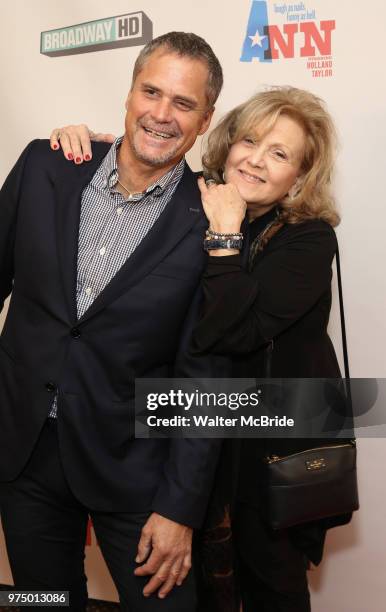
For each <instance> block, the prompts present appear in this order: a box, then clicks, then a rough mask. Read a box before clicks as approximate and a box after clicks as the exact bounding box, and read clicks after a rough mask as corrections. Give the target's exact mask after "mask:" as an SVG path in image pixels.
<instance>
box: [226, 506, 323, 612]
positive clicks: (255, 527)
mask: <svg viewBox="0 0 386 612" xmlns="http://www.w3.org/2000/svg"><path fill="white" fill-rule="evenodd" d="M234 538H235V544H236V549H237V556H238V566H239V567H238V569H239V580H240V588H241V596H242V602H243V612H310V610H311V608H310V595H309V591H308V585H307V576H306V567H307V559H306V558H305V556H304V554H303V553H302V552H301V551H300V550H299V549H298V548H297V547H296V546H295V545H294V543H293V541H292V538H291V537H290V534H289V530H287V529H282V530H278V531H274V530H273V529H270V528H269V527H268V526H266V525H265V524H264V523H263V521H262V520H261V519H260V517H259V514H258V511H257V510H256V509H255V508H254V507H253V506H252V505H250V504H246V503H245V504H244V503H240V504H239V505H238V508H237V512H236V516H235V522H234Z"/></svg>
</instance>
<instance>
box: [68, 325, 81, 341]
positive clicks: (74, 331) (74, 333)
mask: <svg viewBox="0 0 386 612" xmlns="http://www.w3.org/2000/svg"><path fill="white" fill-rule="evenodd" d="M70 333H71V336H72V337H73V338H75V339H76V338H80V336H81V333H80V329H79V327H73V328H72V330H71V332H70Z"/></svg>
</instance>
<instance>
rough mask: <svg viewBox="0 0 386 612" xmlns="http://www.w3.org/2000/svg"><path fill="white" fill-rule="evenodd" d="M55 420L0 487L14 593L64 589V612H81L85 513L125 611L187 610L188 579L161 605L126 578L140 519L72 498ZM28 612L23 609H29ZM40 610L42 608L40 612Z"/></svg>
mask: <svg viewBox="0 0 386 612" xmlns="http://www.w3.org/2000/svg"><path fill="white" fill-rule="evenodd" d="M56 427H57V426H56V421H55V420H53V419H48V420H47V423H46V425H45V427H44V429H43V431H42V433H41V435H40V438H39V441H38V443H37V445H36V447H35V449H34V452H33V454H32V456H31V458H30V460H29V462H28V464H27V466H26V468H25V469H24V471H23V473H22V474H21V475H20V476H19V477H18V478H17V479H16V480H15V481H13V482H10V483H0V511H1V518H2V525H3V530H4V534H5V540H6V544H7V551H8V557H9V562H10V565H11V570H12V575H13V579H14V582H15V586H16V588H17V589H19V590H35V591H38V590H40V591H44V590H66V591H70V607H69V608H66V609H67V610H71V611H76V612H78V611H79V612H80V611H83V610H85V607H86V602H87V586H86V576H85V573H84V546H85V540H86V529H87V522H88V517H89V515H90V516H91V518H92V521H93V525H94V530H95V534H96V537H97V539H98V542H99V545H100V548H101V551H102V554H103V556H104V558H105V561H106V564H107V566H108V568H109V570H110V573H111V576H112V578H113V580H114V583H115V585H116V587H117V590H118V593H119V596H120V602H121V610H124V611H125V612H126V611H127V612H129V611H130V612H137V611H138V612H142V611H144V612H145V611H149V612H181V611H182V610H184V612H185V611H187V612H193V611H194V610H195V605H196V593H195V579H194V575H193V572H192V570H191V572H190V573H189V575H188V577H187V578H186V579H185V581H184V583H183V584H182V586H180V587H175V588H174V589H173V590H172V592H171V593H170V594H169V595H168V596H167V597H166V598H165V599H164V600H161V599H159V598H158V597H157V595H156V594H153V595H151V596H150V597H148V598H145V597H144V596H143V595H142V590H143V588H144V586H145V584H146V583H147V582H148V580H150V578H151V577H150V576H149V577H137V576H134V573H133V572H134V569H135V567H136V566H137V564H136V563H135V557H136V554H137V545H138V542H139V538H140V532H141V529H142V526H143V524H144V523H145V521H146V520H147V518H148V516H149V513H150V509H149V512H147V513H103V512H93V511H90V510H89V509H88V508H85V507H84V506H83V505H82V504H81V503H79V502H78V500H77V499H76V498H75V497H74V495H73V494H72V492H71V489H70V487H69V485H68V483H67V481H66V477H65V474H64V472H63V467H62V464H61V460H60V454H59V447H58V440H57V429H56ZM30 609H31V608H30ZM47 609H48V608H42V610H47Z"/></svg>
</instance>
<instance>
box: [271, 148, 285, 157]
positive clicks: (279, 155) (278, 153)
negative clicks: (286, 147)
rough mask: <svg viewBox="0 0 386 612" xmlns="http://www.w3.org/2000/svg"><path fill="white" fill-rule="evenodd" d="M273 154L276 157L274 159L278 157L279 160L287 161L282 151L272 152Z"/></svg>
mask: <svg viewBox="0 0 386 612" xmlns="http://www.w3.org/2000/svg"><path fill="white" fill-rule="evenodd" d="M273 153H274V155H276V157H279V158H280V159H287V156H286V154H285V153H284V151H280V150H279V151H278V150H275V151H273Z"/></svg>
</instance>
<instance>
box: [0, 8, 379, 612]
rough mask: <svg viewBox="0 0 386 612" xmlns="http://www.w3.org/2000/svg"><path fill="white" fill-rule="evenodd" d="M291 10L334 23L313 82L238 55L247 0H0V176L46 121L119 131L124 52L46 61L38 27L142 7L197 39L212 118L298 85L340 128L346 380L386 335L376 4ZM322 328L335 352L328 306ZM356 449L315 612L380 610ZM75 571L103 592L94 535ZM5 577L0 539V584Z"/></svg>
mask: <svg viewBox="0 0 386 612" xmlns="http://www.w3.org/2000/svg"><path fill="white" fill-rule="evenodd" d="M296 3H297V4H299V3H298V2H296ZM275 4H276V5H282V4H283V2H282V1H280V0H277V1H276V2H273V1H270V2H269V5H270V9H271V19H272V22H273V23H280V19H279V17H278V15H277V14H274V12H273V9H274V5H275ZM288 4H290V2H289V3H287V5H288ZM304 4H305V5H306V8H307V9H309V10H312V9H315V10H316V19H317V21H320V20H324V19H335V20H336V29H335V31H334V32H333V36H332V40H333V46H332V56H333V76H332V77H330V78H314V77H313V76H312V74H311V72H310V71H309V70H307V69H306V58H301V57H299V49H298V46H297V47H296V53H297V57H295V58H294V59H286V60H279V61H277V62H272V63H271V64H267V63H264V64H263V63H259V62H258V61H256V60H255V61H253V62H251V63H247V62H240V61H239V58H240V54H241V48H242V44H243V40H244V36H245V31H246V25H247V21H248V16H249V11H250V6H251V1H250V0H238V1H237V2H230V1H229V2H224V0H212V1H211V2H208V0H195V2H190V1H188V0H166V1H164V2H158V0H138V1H137V2H131V3H130V7H129V8H128V3H127V1H126V0H110V1H109V2H106V1H104V0H82V1H81V2H79V1H78V0H76V1H75V0H67V1H66V2H51V1H50V0H34V2H30V1H29V0H14V1H13V2H11V3H5V2H2V3H1V7H0V15H1V18H2V24H3V28H2V36H1V37H0V57H1V60H0V61H1V66H0V71H1V72H0V74H1V89H2V95H1V115H0V122H1V137H2V138H1V141H2V146H1V150H0V180H3V179H4V178H5V176H6V174H7V172H8V171H9V170H10V168H11V166H12V165H13V163H14V162H15V160H16V158H17V156H18V155H19V153H20V152H21V150H22V149H23V147H24V146H25V144H26V143H27V142H28V141H29V140H31V139H32V138H35V137H46V136H47V135H48V134H49V132H50V129H51V128H52V127H53V126H57V125H62V124H64V123H71V122H77V123H78V122H80V121H86V122H88V123H89V125H91V126H92V127H94V128H97V129H98V130H105V131H112V132H115V133H117V134H118V133H120V132H121V131H122V125H123V121H122V119H123V105H124V100H125V96H126V94H127V89H128V85H129V82H130V78H129V77H130V69H131V66H132V64H133V60H134V58H135V56H136V54H137V52H138V48H136V47H132V48H123V49H116V50H111V51H104V52H99V53H89V54H84V55H73V56H67V57H59V58H48V57H46V56H43V55H40V53H39V36H40V32H41V31H42V30H47V29H51V28H55V27H62V26H66V25H72V24H76V23H80V22H83V21H90V20H92V19H98V18H103V17H108V16H111V15H119V14H121V13H127V12H128V11H136V10H144V11H145V13H146V14H147V15H148V16H149V17H150V19H151V20H152V21H153V24H154V36H157V35H158V34H161V33H163V32H165V31H168V30H171V29H180V30H192V31H194V32H197V33H198V34H201V35H202V36H203V37H205V38H206V39H207V40H208V41H209V42H210V43H211V44H212V45H213V47H214V49H215V50H216V52H217V54H218V55H219V57H220V59H221V61H222V63H223V66H224V72H225V87H224V92H223V94H222V96H221V98H220V100H219V103H218V109H217V114H216V118H218V117H219V116H220V115H221V114H223V113H224V112H225V111H226V110H228V109H229V108H231V107H232V106H233V105H235V104H236V103H238V102H240V101H241V100H243V99H245V98H246V97H247V96H249V95H250V94H252V93H253V92H254V91H256V89H257V88H258V87H259V86H261V85H262V84H271V83H272V84H275V83H277V84H284V83H285V84H291V85H296V86H299V87H305V88H308V89H311V90H312V91H314V92H315V93H317V94H319V95H320V96H322V97H323V98H324V99H325V100H326V101H327V103H328V105H329V107H330V109H331V111H332V113H333V115H334V117H335V119H336V122H337V125H338V128H339V133H340V141H341V150H340V155H339V160H338V175H337V180H336V191H337V195H338V198H339V202H340V207H341V211H342V215H343V222H342V224H341V226H340V227H339V229H338V236H339V240H340V244H341V251H342V263H343V275H344V290H345V301H346V311H347V319H348V341H349V349H350V357H351V369H352V375H353V376H357V377H375V376H377V377H382V376H385V370H386V366H385V359H384V354H383V350H382V349H383V346H385V343H386V329H385V320H384V310H385V306H384V305H385V298H386V274H385V273H384V270H383V266H384V262H385V261H386V247H385V243H386V241H385V238H384V228H385V225H386V212H385V208H384V206H385V205H384V194H383V191H384V189H383V183H384V174H385V153H384V149H385V147H384V144H385V140H386V133H385V131H386V129H385V126H386V121H385V99H386V86H385V76H384V75H385V71H384V69H383V64H382V57H383V55H384V54H383V51H384V49H383V46H384V23H385V20H386V7H385V5H384V2H383V1H382V0H374V1H373V2H371V3H367V4H366V5H364V4H363V3H360V2H352V0H340V1H339V2H336V0H314V1H312V0H309V1H307V2H304ZM199 158H200V144H199V143H198V144H197V145H196V147H195V149H194V151H193V152H192V153H191V154H190V155H189V159H190V161H191V163H192V165H193V166H194V168H198V167H199ZM335 297H336V296H335ZM330 328H331V334H332V336H333V338H334V340H335V343H336V346H337V349H338V351H340V346H339V345H340V343H339V319H338V316H337V309H336V306H335V307H334V310H333V316H332V320H331V325H330ZM359 449H360V485H361V501H362V509H361V512H360V513H358V515H357V516H356V517H355V519H354V521H353V522H352V523H351V525H349V526H347V527H344V528H341V529H338V530H335V531H333V532H331V533H330V534H329V537H328V542H327V551H326V556H325V560H324V563H323V565H322V567H321V568H320V569H318V570H317V571H315V572H314V573H313V574H312V575H311V584H312V591H313V600H314V608H313V609H314V611H315V612H327V611H328V612H363V611H364V610H366V612H380V610H382V609H383V608H384V576H385V573H386V547H385V543H384V533H385V529H384V524H383V521H384V517H385V516H386V484H385V482H386V479H384V478H383V469H382V466H383V465H384V463H385V461H386V445H385V441H384V439H378V440H377V439H369V440H361V442H360V446H359ZM87 566H88V571H89V574H90V581H89V585H90V592H91V594H93V595H95V596H103V595H105V596H107V597H110V596H111V597H112V596H113V588H112V586H111V582H110V581H109V579H108V577H107V574H106V571H105V569H104V566H103V564H102V562H101V560H100V556H99V551H98V549H97V547H96V546H95V543H93V544H92V546H90V547H88V557H87ZM9 578H10V576H9V570H8V566H7V561H6V558H5V553H4V547H3V546H2V544H1V541H0V582H1V581H7V580H9Z"/></svg>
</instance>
